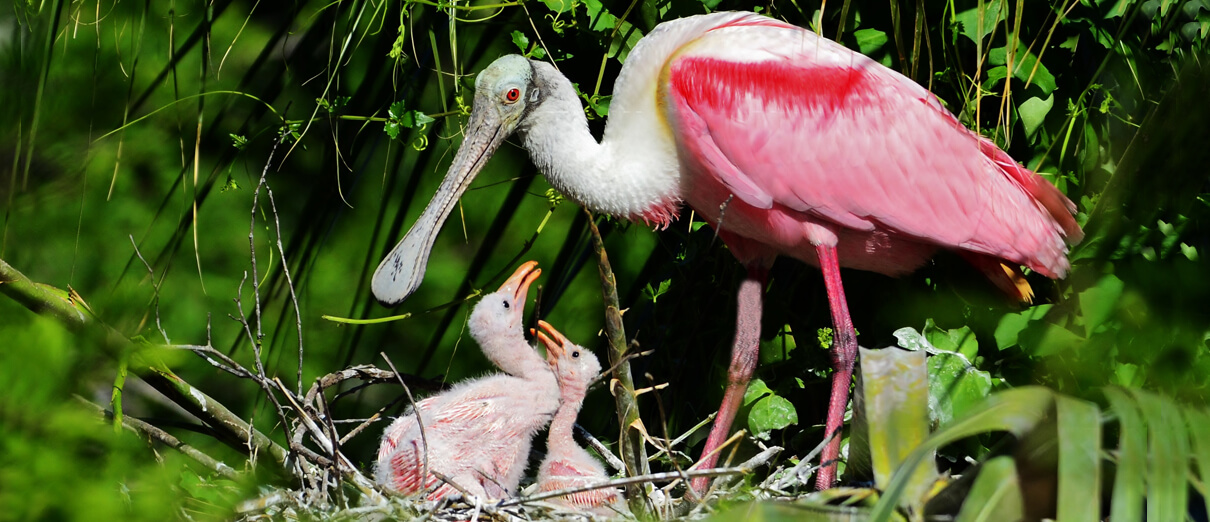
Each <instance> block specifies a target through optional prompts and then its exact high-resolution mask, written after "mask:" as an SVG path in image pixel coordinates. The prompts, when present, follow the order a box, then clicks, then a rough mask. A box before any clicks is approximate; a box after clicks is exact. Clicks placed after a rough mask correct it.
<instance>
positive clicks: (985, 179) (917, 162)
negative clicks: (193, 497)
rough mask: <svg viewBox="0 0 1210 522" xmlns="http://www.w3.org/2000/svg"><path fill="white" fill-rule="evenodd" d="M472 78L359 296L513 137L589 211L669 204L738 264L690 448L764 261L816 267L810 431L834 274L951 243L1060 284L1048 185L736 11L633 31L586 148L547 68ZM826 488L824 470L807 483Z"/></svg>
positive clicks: (995, 265)
mask: <svg viewBox="0 0 1210 522" xmlns="http://www.w3.org/2000/svg"><path fill="white" fill-rule="evenodd" d="M475 89H476V91H475V104H474V110H473V111H472V112H471V116H470V121H469V123H468V126H467V128H466V138H465V140H464V141H463V143H462V146H461V147H460V148H459V149H458V153H457V154H456V155H455V157H454V163H453V165H451V166H450V170H449V173H448V174H447V176H446V178H445V181H444V182H443V183H442V185H441V188H440V190H439V191H438V193H437V194H436V195H435V196H434V197H433V200H432V201H431V202H430V203H429V206H428V208H426V209H425V211H424V213H423V214H422V215H421V216H420V219H419V220H418V221H417V222H416V224H415V225H414V226H413V227H412V229H411V231H409V232H408V235H407V236H405V237H404V238H403V240H402V241H401V242H400V243H399V245H397V246H396V248H395V250H394V251H392V252H391V254H390V255H388V256H387V258H386V259H384V260H383V262H382V264H381V265H379V267H378V271H377V272H375V274H374V281H373V290H374V295H375V296H376V297H377V298H378V300H379V301H381V302H383V303H386V304H394V303H398V302H399V301H401V300H403V299H404V298H405V297H406V296H407V295H408V294H410V293H411V292H412V291H413V290H414V289H415V288H416V287H417V286H418V285H419V284H420V279H421V277H422V276H423V272H424V264H425V263H426V261H427V258H428V250H429V248H430V247H431V245H432V242H433V237H434V235H435V233H436V231H437V229H438V228H439V227H440V225H441V223H442V222H443V221H444V219H445V218H446V216H447V215H448V214H449V212H450V209H452V208H453V205H454V202H455V201H456V200H457V199H458V197H459V196H460V195H461V193H462V191H463V190H464V189H465V188H466V186H467V185H468V184H469V183H470V180H471V178H472V177H473V176H474V175H475V174H476V173H477V172H478V171H479V169H480V168H482V167H483V164H484V163H486V161H487V159H488V158H489V157H490V156H491V154H492V153H493V152H494V151H495V149H496V148H497V147H498V146H499V145H500V143H501V142H502V141H503V140H504V139H505V138H506V137H508V136H509V135H510V134H512V133H513V132H516V133H517V134H518V135H519V136H520V137H521V141H522V144H523V145H524V147H525V148H526V150H528V151H529V155H530V159H531V160H532V161H533V162H534V164H535V165H537V167H538V168H539V170H541V171H542V172H543V173H544V174H545V175H546V178H547V179H548V180H549V181H550V184H551V185H553V186H554V187H555V188H556V189H558V190H559V191H561V192H562V193H563V194H565V195H566V196H568V197H569V198H571V199H573V200H575V201H578V202H579V203H581V204H583V205H585V206H587V207H588V208H590V209H593V210H596V211H599V212H605V213H608V214H611V215H614V216H620V217H625V218H629V219H631V220H642V221H644V222H646V223H648V224H655V225H657V226H666V225H667V224H668V223H669V222H670V221H672V220H673V219H674V218H675V217H676V216H677V214H678V208H679V206H680V204H681V203H682V202H683V203H687V204H688V205H689V206H690V207H692V208H693V209H694V211H696V213H697V215H700V216H702V217H703V218H705V219H706V220H707V221H708V222H709V223H710V224H711V225H712V226H713V227H714V228H715V230H716V231H717V232H718V234H719V237H721V238H722V239H723V240H724V241H725V242H726V243H727V245H728V246H729V247H730V248H731V251H732V253H733V254H734V255H735V257H736V258H737V259H738V260H739V261H740V262H741V263H743V264H744V265H745V266H746V267H747V269H748V277H747V279H746V280H745V281H743V282H742V283H741V285H740V288H739V292H738V311H737V319H736V334H735V340H734V344H733V346H732V359H731V365H730V368H729V371H728V381H729V383H728V387H727V391H726V393H725V395H724V398H723V404H722V406H721V407H720V408H719V414H718V417H717V418H716V420H715V423H714V426H713V428H712V430H711V433H710V436H709V438H708V439H707V442H706V446H705V450H704V451H705V452H706V453H705V454H706V455H709V454H710V452H711V451H712V450H714V449H715V448H717V447H718V445H719V444H720V443H721V442H722V441H723V440H724V439H725V438H726V435H727V431H728V429H729V428H730V424H731V420H732V418H733V417H734V415H735V410H736V409H737V408H738V406H739V404H740V402H741V400H742V398H743V394H744V390H745V389H746V388H747V384H748V381H749V380H750V379H751V376H752V372H753V369H754V367H755V365H756V361H757V355H758V341H759V337H760V315H761V306H762V304H761V293H762V291H763V287H764V284H765V280H766V274H767V270H768V268H769V266H770V265H771V263H772V261H773V259H774V258H775V257H776V256H778V255H788V256H791V257H794V258H797V259H800V260H802V261H804V262H806V263H808V264H811V265H815V266H818V267H819V268H820V269H821V270H822V271H823V276H824V284H825V288H826V289H827V294H828V302H829V304H830V305H831V310H832V321H833V323H834V326H835V330H836V339H835V340H836V343H835V344H836V346H835V348H833V350H832V360H833V366H834V368H835V373H834V374H833V380H832V397H831V401H830V403H829V407H828V417H827V423H826V427H827V433H828V434H833V433H835V432H836V431H837V430H838V429H839V428H840V427H841V423H842V420H843V413H844V410H845V407H846V405H847V403H848V394H849V386H850V383H851V378H852V369H853V363H854V360H855V359H856V356H857V340H856V333H855V332H854V330H853V325H852V322H851V320H850V319H849V312H848V306H847V305H846V304H845V296H844V290H843V288H842V286H841V280H840V267H841V266H846V267H851V268H857V269H861V270H870V271H874V272H879V273H882V274H887V275H890V276H897V275H902V274H905V273H907V272H910V271H912V270H914V269H915V268H917V267H919V266H920V265H922V264H923V263H924V262H925V261H926V260H928V259H929V257H931V256H932V254H933V253H934V252H935V251H936V250H937V249H939V248H947V249H953V250H957V251H958V252H960V253H961V254H962V255H963V256H964V257H966V258H967V259H968V260H970V261H972V262H973V263H974V264H975V265H976V266H978V267H979V268H980V269H982V270H983V271H984V272H985V273H987V274H988V275H989V276H990V277H991V278H992V280H993V282H995V283H996V284H997V285H998V286H1000V287H1001V288H1004V289H1005V290H1007V291H1009V292H1010V293H1013V294H1015V295H1017V296H1018V297H1023V298H1024V297H1027V296H1028V292H1029V291H1028V286H1027V285H1025V283H1024V279H1022V278H1021V277H1020V270H1019V269H1018V268H1017V267H1018V266H1019V265H1025V266H1028V267H1029V268H1031V269H1033V270H1034V271H1037V272H1039V273H1041V274H1043V275H1046V276H1048V277H1052V278H1056V277H1063V276H1064V275H1065V274H1066V272H1067V270H1068V268H1069V264H1068V261H1067V258H1066V253H1067V246H1066V244H1065V240H1066V241H1067V242H1073V243H1074V242H1077V241H1079V240H1080V238H1081V236H1082V232H1081V231H1080V228H1079V226H1078V225H1077V224H1076V222H1075V220H1074V219H1073V217H1072V215H1071V214H1072V212H1074V209H1075V206H1074V205H1073V204H1072V203H1071V202H1070V201H1069V200H1068V199H1067V198H1066V197H1064V196H1063V194H1062V193H1060V192H1059V191H1058V190H1057V189H1055V188H1054V187H1053V186H1052V185H1050V184H1049V183H1047V182H1046V181H1045V180H1043V179H1041V178H1040V177H1038V176H1037V175H1035V174H1034V173H1032V172H1030V171H1028V170H1026V169H1024V168H1022V167H1021V166H1019V165H1017V163H1016V162H1014V161H1013V160H1012V158H1011V157H1009V156H1008V155H1007V154H1006V153H1004V152H1003V151H1001V150H1000V149H998V148H997V147H996V146H995V145H993V144H992V143H991V142H990V141H988V140H985V139H983V138H982V137H980V136H979V135H977V134H975V133H973V132H971V131H969V130H967V129H966V128H964V127H962V125H961V124H960V123H959V122H958V121H957V120H956V119H955V118H954V116H953V115H952V114H950V113H949V112H948V111H946V110H945V108H944V107H942V106H941V104H940V102H938V101H937V100H936V99H935V98H934V97H933V96H932V94H930V93H929V92H928V91H927V90H925V89H924V88H923V87H921V86H920V85H918V84H916V83H913V82H912V81H911V80H909V79H908V78H906V77H904V76H902V75H900V74H898V73H896V72H894V71H892V70H890V69H888V68H886V67H883V66H882V65H880V64H878V63H876V62H874V61H872V60H870V59H869V58H867V57H865V56H863V55H861V54H858V53H856V52H853V51H850V50H849V49H846V48H844V47H842V46H840V45H839V44H836V43H835V42H832V41H830V40H827V39H825V38H822V37H819V36H817V35H815V34H814V33H812V32H810V31H807V30H804V29H802V28H799V27H795V26H792V25H788V24H785V23H783V22H779V21H777V20H773V19H770V18H766V17H763V16H759V15H755V14H750V13H715V14H711V15H704V16H695V17H689V18H684V19H680V20H674V21H670V22H666V23H663V24H660V25H659V26H658V27H656V28H655V29H654V30H653V31H652V32H651V34H649V35H647V36H646V37H645V38H643V39H642V40H640V41H639V43H638V45H636V46H635V48H634V49H633V50H632V51H631V52H630V55H629V57H628V58H627V60H626V63H625V64H623V66H622V70H621V72H620V73H619V74H618V78H617V82H616V83H615V85H614V90H613V100H612V103H611V105H610V117H609V121H608V124H607V125H606V127H605V134H604V138H603V139H602V141H601V142H600V143H597V142H596V141H595V140H594V139H593V137H592V135H591V134H590V133H589V131H588V125H587V122H586V120H585V117H584V114H583V112H582V107H581V105H580V101H579V99H578V98H577V97H576V95H575V92H574V91H573V89H572V86H571V83H570V82H569V81H568V80H567V78H565V77H563V75H562V74H560V73H559V72H558V71H557V70H556V69H555V68H554V67H553V66H551V65H549V64H546V63H542V62H536V61H531V60H527V59H525V58H522V57H520V56H515V55H514V56H505V57H502V58H500V59H498V60H496V61H495V62H494V63H492V64H491V66H489V67H488V68H487V69H485V70H484V71H483V72H482V73H481V74H480V75H479V77H478V79H477V80H476V82H475ZM839 446H840V439H839V437H837V438H833V439H832V441H831V443H830V444H828V445H827V446H826V447H825V450H824V452H823V456H822V459H823V461H824V462H825V463H830V462H833V461H834V460H835V459H836V458H837V456H838V453H839ZM714 459H715V457H713V456H710V457H708V459H706V461H705V462H703V463H702V465H703V466H711V465H713V463H714ZM834 480H835V467H834V466H832V465H829V466H826V467H825V468H823V469H821V470H820V473H819V476H818V478H817V482H816V485H817V487H819V488H820V489H823V488H827V487H830V486H831V485H832V483H833V481H834ZM705 485H706V480H705V479H701V480H698V481H695V483H694V487H695V488H696V489H699V491H700V490H701V489H702V488H704V486H705Z"/></svg>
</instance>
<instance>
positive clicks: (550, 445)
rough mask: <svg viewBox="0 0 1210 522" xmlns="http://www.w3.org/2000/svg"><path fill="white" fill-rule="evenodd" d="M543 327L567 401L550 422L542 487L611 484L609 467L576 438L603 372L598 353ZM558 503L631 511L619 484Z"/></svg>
mask: <svg viewBox="0 0 1210 522" xmlns="http://www.w3.org/2000/svg"><path fill="white" fill-rule="evenodd" d="M538 327H539V328H541V329H542V331H540V332H535V335H536V336H537V337H538V339H539V340H540V341H542V344H544V345H546V357H547V359H548V360H549V361H550V364H551V366H552V367H553V368H554V371H555V377H556V378H557V379H558V381H559V396H560V400H561V401H562V404H561V405H560V406H559V411H558V412H557V413H555V418H554V420H551V421H550V434H549V435H548V437H547V440H546V458H544V459H542V464H541V465H540V466H539V467H538V491H541V492H543V493H546V492H550V491H558V490H560V489H568V488H576V487H582V486H592V485H595V484H600V483H602V482H605V481H606V480H608V479H609V475H606V474H605V466H602V465H601V462H600V461H598V460H597V459H596V458H594V457H593V456H592V455H591V454H589V453H588V451H586V450H585V449H584V448H581V447H580V445H579V444H576V440H575V438H573V437H572V436H571V432H572V427H573V426H574V425H575V423H576V416H577V415H579V413H580V406H583V405H584V395H585V393H586V392H587V391H588V385H589V384H590V383H592V380H593V379H594V378H596V376H597V374H598V373H601V363H600V362H599V361H597V358H596V356H595V355H593V354H592V352H590V351H588V350H587V349H585V348H584V347H582V346H578V345H576V344H574V343H572V342H571V341H569V340H568V339H567V337H564V336H563V334H562V333H560V332H559V331H558V330H555V327H553V326H551V325H550V323H547V322H546V321H538ZM552 502H554V503H557V504H562V505H564V506H567V507H570V508H574V509H580V510H589V511H592V512H594V513H597V514H600V515H605V516H608V515H616V514H617V513H619V512H621V511H623V510H625V509H626V507H625V504H623V502H622V490H620V489H618V488H604V489H594V490H590V491H581V492H579V493H572V494H571V495H567V496H564V497H559V498H557V499H554V500H552Z"/></svg>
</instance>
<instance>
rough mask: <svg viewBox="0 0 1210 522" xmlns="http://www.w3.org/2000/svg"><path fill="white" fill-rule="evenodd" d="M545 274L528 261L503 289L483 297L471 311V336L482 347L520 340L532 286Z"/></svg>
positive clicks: (503, 285)
mask: <svg viewBox="0 0 1210 522" xmlns="http://www.w3.org/2000/svg"><path fill="white" fill-rule="evenodd" d="M541 274H542V269H540V268H538V262H537V261H527V262H526V263H525V264H523V265H521V266H520V267H518V268H517V271H515V272H513V275H512V276H510V277H509V278H508V280H507V281H505V282H504V284H502V285H500V289H499V290H496V291H495V292H492V293H490V294H487V295H485V296H483V299H482V300H480V301H479V304H476V305H475V309H474V310H473V311H471V318H470V324H469V328H470V333H471V337H474V338H475V340H476V341H478V342H479V344H480V346H484V345H485V344H486V343H491V342H492V340H494V339H500V338H520V339H522V340H523V339H524V334H523V333H522V332H523V330H522V329H521V328H522V325H521V323H522V314H524V313H525V298H526V296H527V295H528V293H529V286H530V285H531V284H533V282H534V280H536V279H538V276H539V275H541Z"/></svg>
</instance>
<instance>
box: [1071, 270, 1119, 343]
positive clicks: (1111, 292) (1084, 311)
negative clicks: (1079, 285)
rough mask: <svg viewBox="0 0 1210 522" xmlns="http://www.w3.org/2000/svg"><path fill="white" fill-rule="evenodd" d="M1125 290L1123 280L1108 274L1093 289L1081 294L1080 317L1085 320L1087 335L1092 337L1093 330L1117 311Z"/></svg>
mask: <svg viewBox="0 0 1210 522" xmlns="http://www.w3.org/2000/svg"><path fill="white" fill-rule="evenodd" d="M1123 288H1125V283H1123V282H1122V280H1121V279H1118V278H1117V276H1114V275H1113V274H1108V275H1105V276H1102V277H1101V279H1100V280H1099V281H1097V284H1096V285H1094V286H1093V287H1092V288H1089V289H1087V290H1085V291H1083V292H1080V295H1079V300H1080V315H1081V316H1082V317H1083V318H1084V330H1085V334H1086V335H1092V332H1093V330H1095V329H1096V328H1097V327H1098V326H1100V325H1101V324H1102V323H1104V322H1105V321H1106V320H1108V319H1109V317H1110V316H1112V315H1113V313H1114V312H1115V311H1116V310H1117V307H1118V298H1120V297H1121V296H1122V289H1123Z"/></svg>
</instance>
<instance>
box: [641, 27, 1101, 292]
mask: <svg viewBox="0 0 1210 522" xmlns="http://www.w3.org/2000/svg"><path fill="white" fill-rule="evenodd" d="M664 79H665V84H664V88H665V90H664V93H665V96H667V99H668V102H669V103H668V104H667V106H666V107H667V109H666V111H667V113H668V114H669V117H670V120H671V121H672V122H673V124H674V125H675V126H676V127H677V130H678V131H679V132H678V140H679V145H680V146H681V147H682V153H683V154H688V155H689V156H691V157H692V158H693V160H692V161H695V162H696V164H697V165H699V166H700V167H699V170H704V171H706V173H708V174H709V175H711V176H713V178H714V181H716V182H718V183H721V184H722V185H724V186H725V187H726V190H727V191H728V192H729V193H731V194H734V196H735V198H736V199H738V200H741V201H743V202H744V203H746V204H748V205H751V206H752V207H755V208H758V209H771V208H775V207H776V208H778V209H779V210H784V211H787V212H798V213H803V214H806V215H809V216H813V217H815V218H822V219H824V220H827V221H830V222H832V223H835V224H838V225H840V226H841V227H845V228H848V229H853V230H858V231H872V230H875V229H880V230H886V231H890V232H893V233H897V234H903V235H907V236H911V237H915V238H917V239H919V240H922V241H925V242H928V243H933V244H937V245H942V246H946V247H951V248H959V249H965V250H969V251H973V252H978V253H983V254H988V255H991V256H994V257H998V258H1003V259H1007V260H1010V261H1013V262H1017V263H1021V264H1025V265H1027V266H1030V267H1031V268H1033V269H1035V270H1037V271H1039V272H1042V273H1043V274H1045V275H1048V276H1051V277H1055V276H1062V275H1063V274H1064V273H1065V272H1066V270H1067V268H1068V266H1069V265H1068V263H1067V259H1066V255H1065V254H1066V246H1065V245H1064V242H1063V238H1064V237H1067V238H1070V239H1072V240H1078V238H1079V227H1078V226H1076V224H1075V221H1074V220H1073V219H1072V217H1071V215H1070V210H1071V209H1073V208H1074V206H1072V205H1071V203H1070V201H1068V200H1067V199H1066V198H1065V197H1064V196H1063V195H1062V194H1061V193H1059V192H1058V190H1056V189H1055V188H1054V187H1053V186H1051V185H1050V184H1049V183H1047V182H1046V181H1045V180H1042V179H1041V178H1039V177H1038V176H1037V175H1035V174H1033V173H1032V172H1029V171H1028V170H1026V169H1024V168H1022V167H1020V166H1019V165H1017V164H1016V163H1015V162H1013V161H1012V159H1011V158H1009V157H1008V155H1007V154H1004V153H1003V152H1002V151H1000V150H999V149H997V148H995V146H994V145H991V144H990V142H986V141H985V140H982V138H980V137H979V136H977V135H975V134H974V133H972V132H970V131H968V130H967V129H965V128H963V127H962V126H961V124H960V123H959V122H958V121H957V120H956V119H955V118H954V117H953V115H951V114H950V113H949V112H947V111H946V110H945V109H944V108H943V107H942V106H941V105H940V103H939V102H938V101H937V100H936V99H935V98H934V97H933V96H932V95H931V94H930V93H928V92H927V91H926V90H925V89H924V88H922V87H920V86H919V85H917V84H915V83H913V82H912V81H911V80H908V79H907V78H905V77H903V76H902V75H899V74H898V73H896V72H894V71H891V70H890V69H887V68H885V67H883V66H881V65H879V64H877V63H875V62H873V61H872V60H870V59H868V58H866V57H865V56H862V55H860V54H858V53H855V52H853V51H850V50H848V49H845V48H844V47H841V46H839V45H837V44H835V43H833V42H831V41H829V40H826V39H822V38H818V37H816V36H815V35H814V34H813V33H811V32H808V31H805V30H803V29H801V28H797V27H793V26H788V25H782V26H777V25H768V24H765V25H760V26H754V25H744V24H735V23H732V24H729V25H724V26H723V27H720V28H716V29H714V30H712V31H710V32H708V33H706V34H705V35H704V36H702V37H701V38H699V39H697V40H696V41H694V42H693V43H691V44H689V45H687V46H686V47H685V48H684V49H683V50H682V51H681V52H680V53H679V54H678V55H677V56H676V57H675V58H674V59H673V60H672V61H670V62H669V64H668V67H667V69H666V71H665V75H664ZM690 202H691V203H693V202H692V201H690ZM724 228H725V225H724ZM754 239H758V240H759V239H760V238H754ZM842 262H843V260H842Z"/></svg>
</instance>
